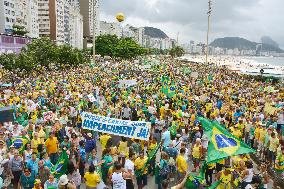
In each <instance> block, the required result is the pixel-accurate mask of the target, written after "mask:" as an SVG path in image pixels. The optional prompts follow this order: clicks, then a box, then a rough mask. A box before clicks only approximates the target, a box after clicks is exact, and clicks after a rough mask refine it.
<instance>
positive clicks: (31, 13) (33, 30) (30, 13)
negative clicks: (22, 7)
mask: <svg viewBox="0 0 284 189" xmlns="http://www.w3.org/2000/svg"><path fill="white" fill-rule="evenodd" d="M26 7H27V8H26V10H27V17H26V18H27V25H26V29H27V31H28V33H27V36H29V37H32V38H38V37H39V23H38V0H27V5H26Z"/></svg>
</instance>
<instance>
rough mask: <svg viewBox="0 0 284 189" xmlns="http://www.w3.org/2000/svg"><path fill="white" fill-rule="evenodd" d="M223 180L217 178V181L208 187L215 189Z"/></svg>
mask: <svg viewBox="0 0 284 189" xmlns="http://www.w3.org/2000/svg"><path fill="white" fill-rule="evenodd" d="M221 182H222V181H221V180H217V181H216V182H214V183H213V184H212V185H211V186H209V187H207V188H206V189H215V188H217V186H219V184H220V183H221Z"/></svg>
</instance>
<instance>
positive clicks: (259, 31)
mask: <svg viewBox="0 0 284 189" xmlns="http://www.w3.org/2000/svg"><path fill="white" fill-rule="evenodd" d="M212 7H213V12H212V21H211V26H212V27H211V33H210V39H211V41H212V40H214V38H216V37H226V36H240V37H245V38H247V39H249V40H253V41H259V40H260V38H261V36H263V35H268V36H270V37H271V38H272V39H274V40H275V41H277V42H278V43H279V44H280V46H281V47H282V48H284V27H283V23H284V11H283V7H284V1H283V0H213V6H212ZM207 9H208V0H139V1H138V0H119V1H114V0H101V19H104V20H107V21H115V14H116V13H117V12H123V13H124V14H125V15H126V21H125V23H128V24H131V25H134V26H152V27H156V28H160V29H162V30H163V31H164V32H165V33H167V34H168V35H169V36H170V37H171V38H176V35H177V33H178V32H179V33H180V35H179V36H180V37H179V39H180V41H182V42H189V40H195V41H205V37H206V30H207V15H206V12H207Z"/></svg>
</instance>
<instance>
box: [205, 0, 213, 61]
mask: <svg viewBox="0 0 284 189" xmlns="http://www.w3.org/2000/svg"><path fill="white" fill-rule="evenodd" d="M211 5H212V0H209V1H208V12H207V14H208V20H207V21H208V23H207V36H206V64H208V51H209V46H208V41H209V32H210V17H211V12H212V7H211Z"/></svg>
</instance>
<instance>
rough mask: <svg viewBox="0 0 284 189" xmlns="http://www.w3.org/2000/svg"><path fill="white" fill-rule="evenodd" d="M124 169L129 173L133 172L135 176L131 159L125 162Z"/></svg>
mask: <svg viewBox="0 0 284 189" xmlns="http://www.w3.org/2000/svg"><path fill="white" fill-rule="evenodd" d="M124 168H125V170H126V171H127V172H128V170H131V172H132V174H134V163H133V162H132V161H131V160H130V159H127V160H126V161H125V165H124Z"/></svg>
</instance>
